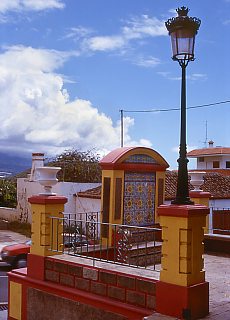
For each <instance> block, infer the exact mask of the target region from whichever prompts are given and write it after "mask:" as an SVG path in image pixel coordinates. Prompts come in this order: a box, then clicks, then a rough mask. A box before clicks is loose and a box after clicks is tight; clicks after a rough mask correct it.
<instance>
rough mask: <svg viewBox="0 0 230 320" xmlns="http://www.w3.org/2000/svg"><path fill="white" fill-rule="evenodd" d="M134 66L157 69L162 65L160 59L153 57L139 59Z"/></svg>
mask: <svg viewBox="0 0 230 320" xmlns="http://www.w3.org/2000/svg"><path fill="white" fill-rule="evenodd" d="M134 64H136V65H137V66H140V67H145V68H149V67H155V66H157V65H158V64H160V59H158V58H155V57H152V56H150V57H139V58H137V59H136V60H135V61H134Z"/></svg>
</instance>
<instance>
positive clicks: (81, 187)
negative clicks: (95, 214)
mask: <svg viewBox="0 0 230 320" xmlns="http://www.w3.org/2000/svg"><path fill="white" fill-rule="evenodd" d="M99 185H100V183H75V182H58V183H57V184H56V185H55V186H54V187H53V188H52V191H53V192H56V193H57V194H58V195H62V196H65V197H67V198H68V202H67V203H66V204H65V207H64V212H65V213H77V211H76V197H75V194H76V193H77V192H80V191H86V190H88V189H92V188H95V187H97V186H99ZM41 192H44V189H43V187H42V186H41V185H40V183H39V182H37V181H29V180H28V179H26V178H19V179H17V201H18V205H17V211H18V216H19V220H20V221H23V222H29V223H31V222H32V219H31V208H30V204H29V203H28V198H29V197H31V196H32V195H38V194H39V193H41Z"/></svg>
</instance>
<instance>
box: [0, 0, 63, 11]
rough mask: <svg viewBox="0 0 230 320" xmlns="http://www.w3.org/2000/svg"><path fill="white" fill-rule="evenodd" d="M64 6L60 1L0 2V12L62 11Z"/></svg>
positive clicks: (6, 0)
mask: <svg viewBox="0 0 230 320" xmlns="http://www.w3.org/2000/svg"><path fill="white" fill-rule="evenodd" d="M64 6H65V5H64V3H63V1H62V0H1V1H0V12H1V13H7V12H9V11H28V10H32V11H40V10H46V9H62V8H64Z"/></svg>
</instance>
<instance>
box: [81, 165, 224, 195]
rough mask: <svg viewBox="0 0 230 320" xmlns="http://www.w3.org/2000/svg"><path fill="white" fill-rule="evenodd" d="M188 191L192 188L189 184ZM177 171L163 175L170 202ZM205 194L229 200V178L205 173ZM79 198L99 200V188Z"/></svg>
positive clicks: (203, 187)
mask: <svg viewBox="0 0 230 320" xmlns="http://www.w3.org/2000/svg"><path fill="white" fill-rule="evenodd" d="M189 187H190V189H192V186H191V185H190V184H189ZM176 188H177V171H168V170H167V171H166V175H165V199H166V200H172V199H174V198H175V196H176ZM201 188H202V190H203V191H205V192H210V193H211V196H212V199H230V176H224V175H222V174H219V173H215V172H214V173H206V174H205V176H204V184H203V185H202V186H201ZM77 195H78V196H79V197H84V198H93V199H100V198H101V186H99V187H96V188H93V189H89V190H86V191H84V192H78V194H77Z"/></svg>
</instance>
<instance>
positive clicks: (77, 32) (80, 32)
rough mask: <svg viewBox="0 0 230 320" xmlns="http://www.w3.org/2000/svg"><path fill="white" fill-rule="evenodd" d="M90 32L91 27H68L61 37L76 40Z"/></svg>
mask: <svg viewBox="0 0 230 320" xmlns="http://www.w3.org/2000/svg"><path fill="white" fill-rule="evenodd" d="M92 33H93V30H92V29H90V28H85V27H82V26H78V27H74V28H70V29H68V31H67V33H66V35H65V36H64V37H63V38H62V39H74V40H75V41H76V40H79V39H81V38H86V37H88V36H89V35H90V34H92Z"/></svg>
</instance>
